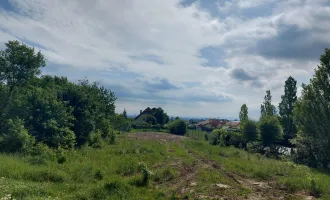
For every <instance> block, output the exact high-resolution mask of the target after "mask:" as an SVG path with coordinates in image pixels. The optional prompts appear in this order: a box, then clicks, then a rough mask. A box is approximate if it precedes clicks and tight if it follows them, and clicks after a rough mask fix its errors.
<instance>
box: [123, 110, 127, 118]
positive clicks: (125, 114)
mask: <svg viewBox="0 0 330 200" xmlns="http://www.w3.org/2000/svg"><path fill="white" fill-rule="evenodd" d="M123 116H124V118H125V119H127V112H126V109H124V111H123Z"/></svg>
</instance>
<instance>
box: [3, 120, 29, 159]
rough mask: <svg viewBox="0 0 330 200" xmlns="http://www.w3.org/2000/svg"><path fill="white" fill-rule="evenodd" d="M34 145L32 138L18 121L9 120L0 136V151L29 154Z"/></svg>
mask: <svg viewBox="0 0 330 200" xmlns="http://www.w3.org/2000/svg"><path fill="white" fill-rule="evenodd" d="M34 143H35V139H34V137H32V136H31V135H29V133H28V131H27V129H25V127H24V125H23V121H22V120H20V119H18V118H17V119H14V120H11V119H10V120H9V121H8V123H7V131H6V133H5V134H3V135H0V150H1V151H3V152H9V153H13V152H20V153H30V152H31V151H32V148H33V145H34Z"/></svg>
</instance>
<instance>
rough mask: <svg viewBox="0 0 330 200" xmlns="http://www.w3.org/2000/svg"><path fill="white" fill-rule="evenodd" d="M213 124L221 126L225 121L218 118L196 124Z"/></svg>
mask: <svg viewBox="0 0 330 200" xmlns="http://www.w3.org/2000/svg"><path fill="white" fill-rule="evenodd" d="M208 124H211V126H212V127H214V128H221V127H222V126H223V125H224V122H223V121H221V120H217V119H208V120H205V121H202V122H199V123H198V124H197V125H196V126H205V125H208Z"/></svg>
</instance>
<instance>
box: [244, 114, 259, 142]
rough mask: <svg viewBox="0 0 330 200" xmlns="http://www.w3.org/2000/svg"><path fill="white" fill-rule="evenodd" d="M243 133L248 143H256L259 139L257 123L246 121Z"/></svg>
mask: <svg viewBox="0 0 330 200" xmlns="http://www.w3.org/2000/svg"><path fill="white" fill-rule="evenodd" d="M242 133H243V136H244V138H245V140H246V141H247V142H252V141H256V140H257V139H258V127H257V123H256V122H255V121H253V120H249V119H248V120H246V121H245V122H244V123H243V124H242Z"/></svg>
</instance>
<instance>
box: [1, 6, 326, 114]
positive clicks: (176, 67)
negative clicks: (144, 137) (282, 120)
mask: <svg viewBox="0 0 330 200" xmlns="http://www.w3.org/2000/svg"><path fill="white" fill-rule="evenodd" d="M329 2H330V1H328V0H227V1H226V0H158V1H155V0H120V1H119V0H94V1H90V0H70V1H68V0H24V1H22V0H0V49H3V48H4V46H5V45H4V44H5V42H7V41H8V40H19V41H22V42H24V43H26V44H28V45H30V46H33V47H35V49H36V50H40V51H41V52H42V53H43V54H44V55H45V57H46V59H47V66H46V67H45V68H43V70H42V73H43V74H50V75H57V76H67V77H68V78H69V79H70V80H72V81H77V80H81V79H84V78H88V79H89V80H91V81H97V82H99V83H100V84H101V85H103V86H105V87H106V88H109V89H110V90H111V91H113V92H114V93H115V94H116V96H117V98H118V99H117V101H116V111H117V112H122V111H123V110H124V108H125V109H126V110H127V113H128V114H130V115H134V114H138V113H139V111H140V110H142V109H145V108H146V107H147V106H149V107H162V108H163V109H164V110H165V111H166V112H167V113H168V114H169V115H170V116H202V117H233V118H236V117H238V114H239V111H240V107H241V105H242V104H247V106H248V108H249V116H250V117H251V118H254V119H257V118H258V117H259V115H260V104H261V103H262V101H263V97H264V95H265V93H266V90H268V89H269V90H271V93H272V96H273V104H274V105H276V106H278V103H279V102H280V100H281V95H283V93H284V88H283V86H284V81H285V80H286V79H287V78H288V77H289V76H292V77H294V78H295V79H296V80H297V81H298V84H297V86H298V95H300V93H301V84H302V83H308V82H309V79H310V78H311V77H312V76H313V73H314V69H315V67H317V65H318V63H319V57H320V55H321V54H322V53H323V52H324V49H325V48H330V37H329V35H330V23H329V21H330V3H329Z"/></svg>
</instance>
